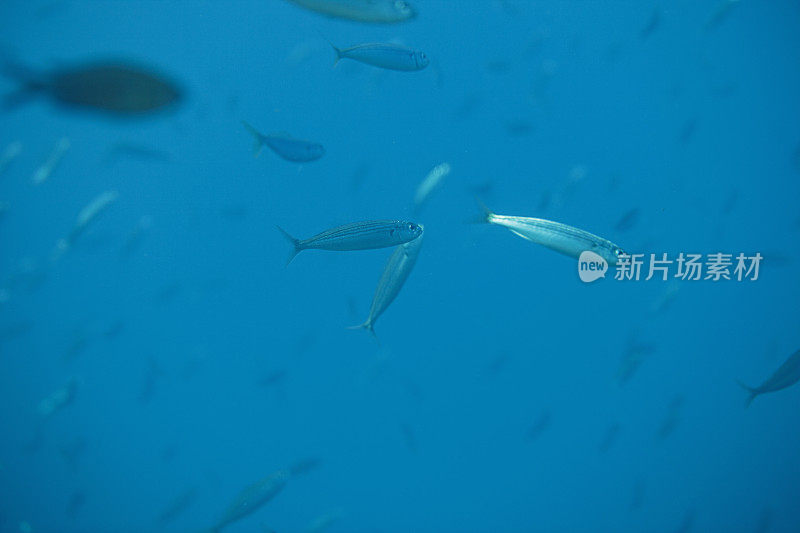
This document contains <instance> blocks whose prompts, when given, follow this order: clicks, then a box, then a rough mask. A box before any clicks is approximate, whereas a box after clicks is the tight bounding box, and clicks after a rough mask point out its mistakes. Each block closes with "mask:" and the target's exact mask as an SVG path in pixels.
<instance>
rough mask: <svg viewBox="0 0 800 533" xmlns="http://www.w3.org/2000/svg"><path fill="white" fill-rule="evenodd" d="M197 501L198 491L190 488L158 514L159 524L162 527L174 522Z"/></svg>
mask: <svg viewBox="0 0 800 533" xmlns="http://www.w3.org/2000/svg"><path fill="white" fill-rule="evenodd" d="M195 500H197V489H195V488H194V487H190V488H188V489H186V490H185V491H183V492H182V493H180V494H179V495H178V496H176V497H175V499H173V500H172V501H171V502H169V504H167V506H166V507H164V508H163V509H162V510H161V512H160V513H159V514H158V523H159V524H161V525H162V526H163V525H165V524H167V523H169V522H172V521H173V520H174V519H175V518H177V517H178V516H179V515H180V514H181V513H183V512H184V511H185V510H186V509H188V508H189V507H190V506H191V505H192V504H193V503H194V502H195Z"/></svg>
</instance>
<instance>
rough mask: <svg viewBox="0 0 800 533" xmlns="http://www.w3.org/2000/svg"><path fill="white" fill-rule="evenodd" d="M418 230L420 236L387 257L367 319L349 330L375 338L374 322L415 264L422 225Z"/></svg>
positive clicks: (420, 241) (389, 303)
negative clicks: (366, 333)
mask: <svg viewBox="0 0 800 533" xmlns="http://www.w3.org/2000/svg"><path fill="white" fill-rule="evenodd" d="M419 228H420V234H419V236H418V237H417V238H416V239H414V240H412V241H409V242H407V243H405V244H401V245H400V246H398V247H397V248H395V250H394V252H393V253H392V255H391V257H389V261H388V262H387V263H386V266H385V267H384V269H383V274H382V275H381V279H380V280H379V281H378V287H377V288H376V289H375V296H374V297H373V298H372V306H371V307H370V309H369V316H368V317H367V319H366V320H365V321H364V322H363V323H361V324H359V325H357V326H351V327H350V328H349V329H366V330H367V331H369V332H370V333H372V335H373V336H375V322H376V321H377V320H378V317H380V316H381V314H383V312H384V311H386V309H387V308H388V307H389V305H391V303H392V302H393V301H394V299H395V298H396V297H397V295H398V294H399V293H400V289H402V288H403V284H404V283H405V282H406V280H407V279H408V276H409V274H411V271H412V270H413V268H414V265H415V264H416V262H417V257H418V256H419V251H420V249H421V248H422V238H423V236H424V231H423V226H422V224H420V225H419ZM376 338H377V337H376Z"/></svg>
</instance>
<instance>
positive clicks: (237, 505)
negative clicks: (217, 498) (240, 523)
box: [208, 469, 290, 533]
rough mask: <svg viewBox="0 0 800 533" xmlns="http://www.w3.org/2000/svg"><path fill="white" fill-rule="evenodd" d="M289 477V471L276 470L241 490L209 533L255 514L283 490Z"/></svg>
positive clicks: (215, 532) (214, 532)
mask: <svg viewBox="0 0 800 533" xmlns="http://www.w3.org/2000/svg"><path fill="white" fill-rule="evenodd" d="M289 477H290V472H289V470H286V469H283V470H278V471H277V472H274V473H272V474H270V475H268V476H267V477H265V478H263V479H260V480H259V481H256V482H255V483H253V484H252V485H250V486H249V487H247V488H245V489H243V490H242V491H241V492H240V493H239V495H238V496H236V498H235V499H234V500H233V502H232V503H231V504H230V506H228V509H227V511H225V514H223V515H222V518H220V519H219V521H218V522H217V523H216V524H215V525H214V526H213V527H211V529H209V530H208V531H209V533H217V532H218V531H222V529H223V528H225V527H227V526H229V525H230V524H232V523H234V522H236V521H237V520H240V519H242V518H244V517H245V516H248V515H250V514H252V513H254V512H256V511H257V510H258V509H259V508H260V507H262V506H263V505H265V504H266V503H267V502H269V501H270V500H271V499H272V498H274V497H275V496H276V495H277V494H278V493H279V492H280V491H281V490H282V489H283V487H284V486H285V485H286V482H287V481H289Z"/></svg>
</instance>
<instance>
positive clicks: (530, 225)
mask: <svg viewBox="0 0 800 533" xmlns="http://www.w3.org/2000/svg"><path fill="white" fill-rule="evenodd" d="M483 210H484V215H483V219H482V221H483V222H487V223H489V224H496V225H498V226H503V227H505V228H507V229H509V230H510V231H511V232H512V233H514V234H516V235H519V236H520V237H522V238H523V239H527V240H529V241H531V242H535V243H536V244H541V245H542V246H544V247H546V248H550V249H551V250H555V251H556V252H559V253H562V254H564V255H568V256H570V257H574V258H575V259H577V258H578V257H580V255H581V253H582V252H584V251H586V250H591V251H593V252H595V253H597V254H599V255H600V256H602V257H603V259H605V260H606V261H608V263H609V264H610V265H616V264H617V262H618V260H619V256H620V255H623V254H625V252H624V251H623V250H622V248H620V247H619V246H617V245H616V244H614V243H613V242H611V241H609V240H606V239H603V238H602V237H598V236H597V235H593V234H591V233H589V232H588V231H584V230H582V229H578V228H575V227H573V226H568V225H566V224H562V223H560V222H553V221H552V220H545V219H543V218H530V217H515V216H506V215H496V214H494V213H492V212H491V211H489V209H487V208H486V207H483Z"/></svg>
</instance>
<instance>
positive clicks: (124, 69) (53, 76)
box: [4, 61, 181, 115]
mask: <svg viewBox="0 0 800 533" xmlns="http://www.w3.org/2000/svg"><path fill="white" fill-rule="evenodd" d="M4 71H5V74H6V76H8V77H11V78H14V79H16V80H17V81H18V82H19V83H20V87H19V89H17V90H16V91H15V92H13V93H11V94H8V95H6V97H5V106H6V107H13V106H16V105H19V104H22V103H24V102H26V101H28V100H30V99H32V98H34V97H35V96H37V95H46V96H49V97H50V98H52V99H53V100H55V101H56V102H57V103H59V104H62V105H65V106H68V107H77V108H84V109H94V110H100V111H105V112H108V113H110V114H116V115H137V114H144V113H151V112H154V111H158V110H160V109H162V108H165V107H167V106H169V105H171V104H174V103H176V102H178V101H179V100H180V99H181V90H180V89H179V88H178V87H177V85H176V84H174V83H173V82H172V81H170V80H168V79H166V78H164V77H162V76H160V75H159V74H156V73H154V72H151V71H150V70H149V69H147V68H144V67H140V66H137V65H133V64H130V63H127V62H108V61H104V62H99V63H90V64H86V65H78V66H75V67H72V68H66V69H59V70H54V71H51V72H34V71H33V70H31V69H29V68H27V67H24V66H21V65H16V64H9V63H6V65H5V68H4Z"/></svg>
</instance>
